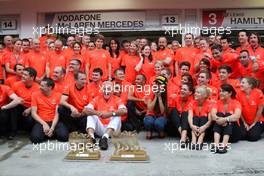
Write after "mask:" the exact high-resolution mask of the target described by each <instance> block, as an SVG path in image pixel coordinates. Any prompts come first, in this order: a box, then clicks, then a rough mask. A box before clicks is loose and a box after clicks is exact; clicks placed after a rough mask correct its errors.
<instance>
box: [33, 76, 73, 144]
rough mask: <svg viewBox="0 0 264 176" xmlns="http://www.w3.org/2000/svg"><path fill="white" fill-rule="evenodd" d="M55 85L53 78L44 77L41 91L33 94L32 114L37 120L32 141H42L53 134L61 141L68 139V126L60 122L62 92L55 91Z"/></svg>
mask: <svg viewBox="0 0 264 176" xmlns="http://www.w3.org/2000/svg"><path fill="white" fill-rule="evenodd" d="M54 85H55V84H54V81H53V80H52V79H50V78H44V79H42V81H41V82H40V91H37V92H34V93H33V94H32V101H31V114H32V117H33V118H34V119H35V120H36V123H35V125H34V126H33V128H32V131H31V136H30V140H31V141H32V143H40V142H43V141H44V140H45V139H47V138H51V137H53V136H55V138H56V139H58V140H59V141H63V142H65V141H67V140H68V137H69V132H68V130H67V128H66V127H65V126H64V125H63V123H61V122H58V120H59V113H58V105H59V103H60V93H57V92H55V91H53V88H54Z"/></svg>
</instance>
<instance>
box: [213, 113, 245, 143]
mask: <svg viewBox="0 0 264 176" xmlns="http://www.w3.org/2000/svg"><path fill="white" fill-rule="evenodd" d="M230 115H231V114H230V113H226V114H225V113H222V112H218V113H217V116H219V117H227V116H230ZM213 131H214V132H217V133H219V134H222V135H225V134H227V135H230V139H229V141H230V142H232V143H235V142H238V141H239V140H240V139H241V128H240V126H239V125H238V123H237V122H231V123H228V124H227V125H226V126H224V127H223V126H220V125H218V124H216V123H215V124H214V128H213Z"/></svg>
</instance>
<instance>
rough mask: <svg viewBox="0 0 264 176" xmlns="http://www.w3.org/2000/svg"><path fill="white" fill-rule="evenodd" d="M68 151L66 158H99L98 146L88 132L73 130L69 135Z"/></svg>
mask: <svg viewBox="0 0 264 176" xmlns="http://www.w3.org/2000/svg"><path fill="white" fill-rule="evenodd" d="M69 143H70V152H69V153H68V154H67V155H66V157H65V159H66V160H99V159H100V157H101V154H100V151H99V148H98V146H97V145H95V144H94V143H93V142H92V138H91V137H90V136H88V134H83V133H78V132H73V133H71V134H70V136H69Z"/></svg>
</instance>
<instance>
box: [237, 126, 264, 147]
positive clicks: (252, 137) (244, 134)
mask: <svg viewBox="0 0 264 176" xmlns="http://www.w3.org/2000/svg"><path fill="white" fill-rule="evenodd" d="M263 128H264V124H263V123H262V122H257V123H256V124H255V126H253V127H252V128H251V129H250V130H249V131H247V130H246V127H245V126H244V123H241V139H242V140H248V141H252V142H254V141H258V140H259V139H260V137H261V133H262V132H263Z"/></svg>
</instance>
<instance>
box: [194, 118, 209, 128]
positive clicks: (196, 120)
mask: <svg viewBox="0 0 264 176" xmlns="http://www.w3.org/2000/svg"><path fill="white" fill-rule="evenodd" d="M207 122H208V117H206V116H201V117H198V116H194V117H193V124H194V125H195V126H198V127H201V126H203V125H205V124H206V123H207Z"/></svg>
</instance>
